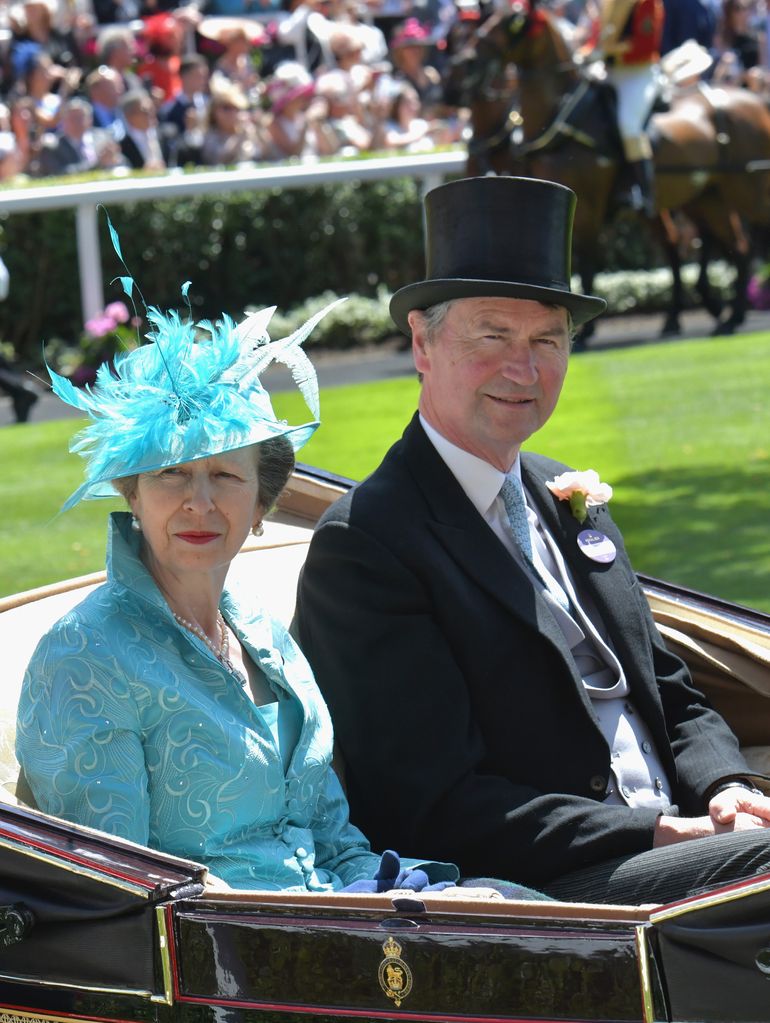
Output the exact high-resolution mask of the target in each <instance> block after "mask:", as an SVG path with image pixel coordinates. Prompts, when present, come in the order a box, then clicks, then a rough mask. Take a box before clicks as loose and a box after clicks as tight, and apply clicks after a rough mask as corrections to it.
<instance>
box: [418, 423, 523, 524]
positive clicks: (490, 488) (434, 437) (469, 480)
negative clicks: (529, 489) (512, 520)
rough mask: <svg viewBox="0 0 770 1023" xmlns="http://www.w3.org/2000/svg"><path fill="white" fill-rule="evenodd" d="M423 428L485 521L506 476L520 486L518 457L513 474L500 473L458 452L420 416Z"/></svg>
mask: <svg viewBox="0 0 770 1023" xmlns="http://www.w3.org/2000/svg"><path fill="white" fill-rule="evenodd" d="M420 425H421V426H422V428H423V430H425V433H426V435H427V437H428V440H429V441H430V442H431V444H432V445H433V447H434V448H435V449H436V451H437V452H438V453H439V455H440V456H441V458H442V459H443V461H444V462H445V463H446V465H447V468H448V469H449V471H450V472H451V473H452V475H453V476H454V478H455V479H456V480H457V482H458V483H459V484H460V486H461V487H462V488H463V490H464V491H465V494H466V496H467V497H468V500H469V501H470V502H471V504H472V505H473V506H474V508H475V509H476V510H477V511H478V513H479V514H480V515H482V516H483V517H485V518H486V516H487V514H488V513H489V510H490V508H491V507H492V504H493V503H494V500H495V498H496V497H497V496H498V494H499V493H500V487H502V485H503V482H504V480H505V477H506V475H509V476H515V477H516V478H517V479H518V481H519V483H521V462H520V458H519V455H517V456H516V461H515V462H514V463H513V467H512V468H511V471H510V473H507V474H506V473H504V472H500V470H499V469H496V468H495V467H494V466H493V465H490V464H489V462H485V461H484V459H483V458H478V457H477V456H476V455H472V454H471V453H470V451H465V450H464V449H463V448H458V447H457V445H456V444H453V443H452V442H451V441H449V440H447V439H446V437H444V436H442V434H440V433H439V432H438V430H436V429H435V428H434V427H433V426H431V425H430V423H429V422H428V421H427V420H426V419H425V417H424V416H423V415H422V413H420Z"/></svg>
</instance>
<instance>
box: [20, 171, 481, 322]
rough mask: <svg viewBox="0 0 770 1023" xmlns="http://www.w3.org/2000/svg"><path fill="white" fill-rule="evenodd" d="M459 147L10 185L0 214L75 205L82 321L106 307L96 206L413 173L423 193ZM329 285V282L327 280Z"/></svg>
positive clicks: (436, 182)
mask: <svg viewBox="0 0 770 1023" xmlns="http://www.w3.org/2000/svg"><path fill="white" fill-rule="evenodd" d="M465 161H466V156H465V154H464V153H462V152H448V153H427V154H420V155H413V156H408V155H407V156H397V157H388V158H383V159H372V160H347V161H344V162H339V163H319V164H303V165H298V166H289V167H287V166H281V167H254V168H248V169H242V170H229V171H222V170H218V171H201V172H200V173H194V174H185V175H181V174H173V173H172V174H168V175H166V176H163V177H148V178H120V179H110V180H107V181H97V182H86V183H77V184H74V183H73V184H63V185H56V186H48V187H46V186H41V187H32V188H23V189H14V190H10V191H8V192H0V215H4V214H11V213H40V212H44V211H45V210H60V209H74V210H75V222H76V231H77V250H78V270H79V276H80V300H81V305H82V310H83V322H84V323H85V321H86V320H88V319H90V318H91V317H92V316H95V315H97V314H98V313H99V312H100V311H101V310H102V309H103V308H104V292H103V289H102V267H101V253H100V251H99V233H98V230H97V207H98V206H99V204H100V203H103V204H104V205H105V206H107V207H108V208H109V207H112V206H117V205H122V204H124V203H135V202H151V201H153V200H157V199H166V200H168V199H175V198H179V199H181V198H184V197H187V196H191V195H222V194H223V193H225V192H243V191H249V190H251V189H255V190H262V189H271V188H317V187H319V186H324V185H334V184H336V183H338V182H342V181H380V180H383V179H385V178H409V177H413V178H416V179H417V180H418V181H419V182H420V187H421V190H422V192H423V194H424V193H425V192H426V191H428V190H429V189H431V188H433V187H435V186H436V185H439V184H441V182H442V181H443V180H444V177H445V176H446V175H448V174H458V173H461V172H462V171H463V169H464V167H465ZM330 286H332V287H333V282H330Z"/></svg>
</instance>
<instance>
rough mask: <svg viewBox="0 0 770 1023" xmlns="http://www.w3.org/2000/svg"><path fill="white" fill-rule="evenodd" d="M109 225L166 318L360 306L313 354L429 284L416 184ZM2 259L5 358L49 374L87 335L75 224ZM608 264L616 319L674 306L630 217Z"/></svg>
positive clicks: (111, 259) (7, 228) (652, 252)
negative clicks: (184, 312)
mask: <svg viewBox="0 0 770 1023" xmlns="http://www.w3.org/2000/svg"><path fill="white" fill-rule="evenodd" d="M63 187H66V185H64V186H63ZM98 193H99V182H98V181H94V194H95V197H96V198H98ZM109 214H110V217H111V219H112V222H113V224H114V225H115V227H116V229H117V230H118V233H119V235H120V239H121V246H122V250H123V255H124V257H125V260H126V263H127V265H128V267H129V269H130V271H131V273H132V274H133V276H134V278H135V280H136V282H137V285H138V286H139V288H140V289H141V291H142V292H143V294H144V295H145V296H146V298H147V301H148V302H149V303H150V304H153V305H158V306H160V307H161V308H164V309H165V308H182V307H183V301H182V298H181V294H180V287H181V285H182V283H183V282H184V281H186V280H189V281H191V282H192V286H191V288H190V300H191V302H192V306H193V314H194V315H195V317H196V318H207V317H217V316H218V315H219V314H221V313H222V312H228V313H230V314H231V315H233V316H234V317H236V318H238V317H240V315H241V314H242V313H243V311H244V310H245V309H247V308H259V307H260V306H264V305H277V306H278V309H279V312H281V313H288V318H284V320H280V321H279V320H278V318H276V321H274V325H273V328H272V330H271V333H273V335H274V336H280V333H281V332H282V330H281V328H282V326H283V324H284V323H291V324H296V323H298V322H302V321H303V320H304V318H306V316H308V315H310V313H311V312H313V311H315V309H317V308H319V307H320V305H322V304H323V303H324V302H325V301H327V300H328V299H329V298H331V297H333V295H334V294H337V295H346V294H347V295H352V296H355V297H354V298H353V299H351V300H350V301H349V302H347V303H346V304H345V305H344V306H343V307H342V308H341V309H340V310H337V311H335V313H334V314H332V316H331V317H329V318H328V320H326V321H324V323H323V324H321V325H320V327H319V328H318V330H317V331H316V332H315V334H314V335H313V339H312V340H311V344H319V343H320V344H323V345H324V346H325V347H350V346H352V345H358V344H370V343H375V342H377V341H379V340H381V339H382V338H383V337H387V336H392V335H393V333H394V329H393V326H392V323H391V321H390V318H389V316H388V312H387V300H388V296H389V294H390V292H392V291H393V290H395V289H396V288H398V287H400V286H401V285H402V284H405V283H408V282H409V281H415V280H419V279H420V278H421V277H422V276H423V270H424V260H423V241H422V205H421V199H420V190H419V185H418V183H417V182H416V181H415V180H413V179H411V178H404V179H391V180H388V181H381V182H351V183H349V184H344V185H335V186H328V187H325V188H308V189H287V190H281V189H274V190H271V191H251V192H242V193H232V194H227V195H226V196H221V197H219V198H217V197H213V198H212V197H207V198H193V199H182V200H173V201H172V200H168V201H163V202H144V203H135V204H132V205H130V206H115V207H113V208H111V209H110V210H109ZM100 240H101V246H102V268H103V274H102V276H103V281H104V294H105V302H110V301H113V300H115V299H116V298H122V297H123V294H122V290H121V288H120V286H119V285H118V284H117V283H113V284H110V283H109V282H110V281H112V280H113V279H114V278H115V277H117V276H118V275H120V274H124V273H125V270H124V269H123V268H122V267H121V265H120V263H119V260H118V258H117V256H116V255H115V253H114V251H113V249H112V245H111V242H110V239H109V233H108V230H107V226H106V221H105V219H104V217H100ZM0 251H2V253H3V258H4V259H5V262H6V264H7V265H8V269H9V271H10V274H11V290H10V294H9V297H8V299H7V300H6V301H5V302H3V303H0V348H2V351H3V352H4V353H5V354H7V355H10V356H11V357H13V356H14V355H15V357H16V358H17V359H18V361H19V363H21V364H22V365H29V366H34V365H38V364H39V363H40V356H41V348H42V343H43V342H47V343H51V342H53V341H57V342H58V343H59V346H60V345H61V344H64V345H70V344H74V343H76V342H77V341H78V339H79V338H80V336H81V334H82V329H83V324H82V321H81V311H80V286H79V282H78V272H77V250H76V237H75V215H74V212H72V211H54V212H46V213H36V214H14V215H7V214H6V215H5V216H4V217H3V218H2V219H0ZM602 252H603V253H604V256H605V264H606V265H605V267H604V270H605V271H614V273H612V274H609V275H608V274H607V273H605V274H600V275H599V276H598V277H597V279H596V282H595V286H594V291H595V292H596V293H597V294H600V295H604V296H605V297H607V298H608V300H609V304H610V311H615V312H622V311H628V310H631V309H647V310H651V309H652V310H660V309H663V308H664V307H665V304H666V302H667V301H668V298H667V294H668V292H669V291H670V284H669V283H668V281H669V280H670V278H667V276H666V274H665V272H663V271H659V272H658V275H657V276H656V275H655V274H653V275H648V274H641V273H634V272H630V273H628V271H634V270H637V269H638V268H642V267H644V268H655V267H660V266H661V253H660V251H659V250H658V249H657V248H656V246H655V244H654V243H653V241H652V240H651V238H650V237H649V236H648V235H647V233H646V232H644V231H640V230H639V225H638V221H636V220H634V219H633V218H629V217H619V218H618V219H617V220H616V222H615V223H614V224H613V225H612V227H610V228H608V229H605V230H604V231H603V233H602ZM621 271H625V273H621ZM723 281H724V285H723ZM716 286H717V287H723V286H724V287H728V288H729V278H726V277H725V274H724V273H721V274H720V273H719V272H718V273H717V281H716ZM690 302H692V298H690ZM140 311H141V310H140Z"/></svg>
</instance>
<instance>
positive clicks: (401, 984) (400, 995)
mask: <svg viewBox="0 0 770 1023" xmlns="http://www.w3.org/2000/svg"><path fill="white" fill-rule="evenodd" d="M382 951H383V953H384V956H385V958H384V959H383V960H382V962H381V963H380V969H379V971H378V973H377V977H378V979H379V982H380V987H381V988H382V990H383V991H384V992H385V994H386V995H387V996H388V998H390V999H391V1001H393V1002H394V1003H395V1005H396V1007H397V1008H398V1007H400V1005H401V1003H402V1002H403V1000H404V999H405V998H406V997H407V995H408V994H409V993H410V991H411V990H412V983H413V980H412V971H411V970H410V969H409V967H408V966H407V964H406V963H405V962H404V960H403V959H402V958H401V946H400V945H399V943H398V942H397V941H396V939H395V938H393V937H388V938H387V940H386V941H384V942H383V943H382ZM0 1023H2V1021H0Z"/></svg>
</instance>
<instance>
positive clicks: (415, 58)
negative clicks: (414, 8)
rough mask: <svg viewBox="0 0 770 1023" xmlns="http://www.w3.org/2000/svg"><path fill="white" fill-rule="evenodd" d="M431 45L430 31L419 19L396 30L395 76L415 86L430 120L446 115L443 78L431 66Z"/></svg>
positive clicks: (393, 40)
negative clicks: (429, 59)
mask: <svg viewBox="0 0 770 1023" xmlns="http://www.w3.org/2000/svg"><path fill="white" fill-rule="evenodd" d="M431 43H432V38H431V33H430V30H429V29H428V28H427V27H426V26H425V25H423V24H422V23H421V22H419V21H418V20H417V18H407V20H406V21H405V22H403V24H401V25H399V26H398V27H397V28H396V29H395V31H394V32H393V35H392V37H391V40H390V59H391V61H392V63H393V68H394V77H395V78H396V79H399V80H401V81H404V82H409V84H410V85H412V86H414V88H415V89H416V90H417V95H418V97H419V99H420V104H421V107H422V110H423V113H424V115H425V116H426V117H434V116H437V115H439V116H440V115H442V114H444V113H445V112H446V107H445V104H444V89H443V86H442V84H441V75H440V74H439V72H438V70H437V69H436V68H435V67H433V65H432V64H429V63H428V52H429V47H430V46H431Z"/></svg>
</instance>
